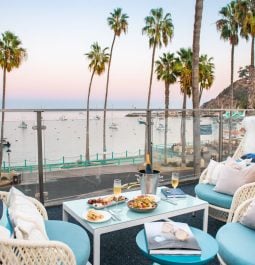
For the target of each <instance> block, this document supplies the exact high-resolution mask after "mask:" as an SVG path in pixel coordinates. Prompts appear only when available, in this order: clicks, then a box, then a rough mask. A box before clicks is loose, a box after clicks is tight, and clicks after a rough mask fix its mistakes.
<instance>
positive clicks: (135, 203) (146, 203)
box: [128, 196, 157, 209]
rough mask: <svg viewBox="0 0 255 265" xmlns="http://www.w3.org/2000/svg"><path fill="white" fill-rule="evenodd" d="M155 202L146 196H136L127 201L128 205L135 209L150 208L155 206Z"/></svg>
mask: <svg viewBox="0 0 255 265" xmlns="http://www.w3.org/2000/svg"><path fill="white" fill-rule="evenodd" d="M156 205H157V204H156V202H155V201H154V200H152V199H151V198H150V197H148V196H138V197H136V198H134V199H133V200H131V201H129V202H128V206H129V207H131V208H137V209H148V208H149V209H150V208H155V207H156Z"/></svg>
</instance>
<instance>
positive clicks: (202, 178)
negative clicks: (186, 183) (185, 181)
mask: <svg viewBox="0 0 255 265" xmlns="http://www.w3.org/2000/svg"><path fill="white" fill-rule="evenodd" d="M207 172H208V168H205V169H204V170H203V171H202V173H201V175H200V178H199V183H202V182H203V181H204V180H205V178H206V175H207Z"/></svg>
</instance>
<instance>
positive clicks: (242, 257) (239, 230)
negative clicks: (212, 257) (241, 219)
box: [216, 223, 255, 265]
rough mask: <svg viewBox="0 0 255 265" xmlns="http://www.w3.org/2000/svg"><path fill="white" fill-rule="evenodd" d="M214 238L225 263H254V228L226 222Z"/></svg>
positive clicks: (248, 264)
mask: <svg viewBox="0 0 255 265" xmlns="http://www.w3.org/2000/svg"><path fill="white" fill-rule="evenodd" d="M216 240H217V242H218V244H219V254H220V256H221V258H222V259H223V260H224V262H225V263H226V264H235V265H254V264H255V251H254V246H255V230H253V229H250V228H248V227H246V226H244V225H242V224H240V223H228V224H226V225H223V226H222V227H221V228H220V229H219V231H218V232H217V235H216Z"/></svg>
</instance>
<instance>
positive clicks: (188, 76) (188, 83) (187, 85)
mask: <svg viewBox="0 0 255 265" xmlns="http://www.w3.org/2000/svg"><path fill="white" fill-rule="evenodd" d="M177 53H178V55H179V58H180V62H181V65H182V66H181V73H180V86H181V92H182V93H183V104H182V120H181V143H182V157H181V163H182V166H185V164H186V156H185V149H186V136H185V134H186V105H187V96H188V97H190V96H191V87H192V51H191V49H190V48H189V49H184V48H181V49H180V51H178V52H177Z"/></svg>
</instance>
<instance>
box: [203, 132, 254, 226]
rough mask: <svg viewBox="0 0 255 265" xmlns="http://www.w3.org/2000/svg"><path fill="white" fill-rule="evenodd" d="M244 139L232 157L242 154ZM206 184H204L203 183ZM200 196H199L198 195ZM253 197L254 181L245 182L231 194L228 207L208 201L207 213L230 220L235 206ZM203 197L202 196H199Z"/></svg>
mask: <svg viewBox="0 0 255 265" xmlns="http://www.w3.org/2000/svg"><path fill="white" fill-rule="evenodd" d="M244 141H245V137H244V138H243V139H242V141H241V142H240V144H239V146H238V148H237V149H236V151H235V153H234V155H233V158H235V159H238V158H240V157H241V156H242V155H243V143H244ZM207 171H208V170H207V168H206V169H204V171H203V172H202V174H201V176H200V178H199V183H200V184H201V183H203V181H204V180H205V178H206V174H207ZM204 185H206V184H204ZM198 197H200V196H198ZM253 197H255V182H253V183H249V184H245V185H243V186H242V187H240V188H238V189H237V190H236V192H235V194H234V195H233V198H232V202H231V206H230V207H229V208H225V207H220V206H218V205H214V204H213V203H209V215H210V216H211V217H213V218H215V219H217V220H220V221H223V222H231V221H232V218H233V214H234V212H235V210H236V209H237V207H238V206H239V205H240V204H241V203H242V202H243V201H245V200H247V199H250V198H253ZM201 199H203V198H201Z"/></svg>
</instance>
